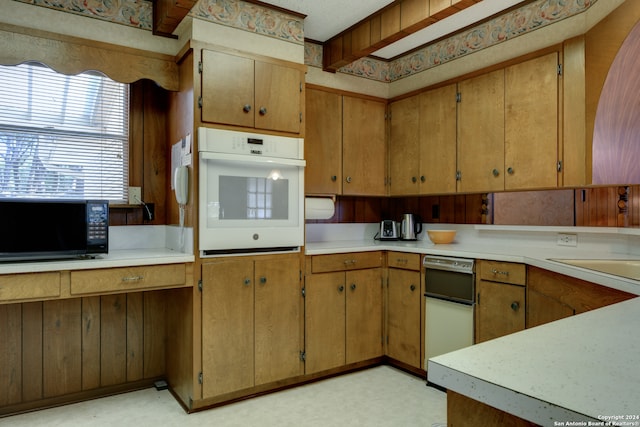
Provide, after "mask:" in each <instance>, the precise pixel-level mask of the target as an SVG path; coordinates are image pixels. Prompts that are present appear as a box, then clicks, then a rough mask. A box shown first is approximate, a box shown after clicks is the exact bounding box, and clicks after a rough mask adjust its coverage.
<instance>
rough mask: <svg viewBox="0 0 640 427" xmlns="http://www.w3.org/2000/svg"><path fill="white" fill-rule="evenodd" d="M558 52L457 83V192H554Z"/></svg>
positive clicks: (558, 163)
mask: <svg viewBox="0 0 640 427" xmlns="http://www.w3.org/2000/svg"><path fill="white" fill-rule="evenodd" d="M558 70H559V67H558V53H557V52H551V53H548V54H546V55H543V56H540V57H537V58H534V59H530V60H528V61H524V62H521V63H518V64H515V65H511V66H508V67H506V68H504V69H500V70H496V71H492V72H490V73H487V74H483V75H480V76H478V77H474V78H471V79H468V80H465V81H462V82H460V83H459V85H458V88H459V89H458V90H459V101H460V102H459V105H458V171H459V181H458V191H459V192H484V191H502V190H526V189H542V188H555V187H557V186H558V174H559V172H561V160H560V156H559V153H560V151H559V150H558V120H559V114H558V111H559V109H558V100H559V98H558V84H559V80H558V79H559V72H558Z"/></svg>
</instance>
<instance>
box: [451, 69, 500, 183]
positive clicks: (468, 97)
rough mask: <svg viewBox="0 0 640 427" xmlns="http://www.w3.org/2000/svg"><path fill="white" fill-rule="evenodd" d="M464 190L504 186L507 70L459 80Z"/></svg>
mask: <svg viewBox="0 0 640 427" xmlns="http://www.w3.org/2000/svg"><path fill="white" fill-rule="evenodd" d="M458 92H459V94H460V102H459V103H458V122H457V123H458V150H457V152H458V173H459V180H458V183H457V184H458V185H457V191H458V192H461V193H467V192H469V193H471V192H482V191H500V190H503V189H504V179H503V174H504V170H503V168H504V70H503V69H501V70H496V71H492V72H490V73H487V74H483V75H480V76H478V77H473V78H471V79H468V80H464V81H462V82H460V83H458Z"/></svg>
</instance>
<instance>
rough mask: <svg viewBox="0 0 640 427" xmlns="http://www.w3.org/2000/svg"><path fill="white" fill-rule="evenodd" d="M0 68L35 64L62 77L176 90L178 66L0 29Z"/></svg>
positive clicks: (83, 42)
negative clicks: (96, 74)
mask: <svg viewBox="0 0 640 427" xmlns="http://www.w3.org/2000/svg"><path fill="white" fill-rule="evenodd" d="M0 40H1V41H0V43H1V44H2V45H3V46H11V48H10V49H3V50H2V52H0V64H3V65H15V64H20V63H22V62H24V61H38V62H42V63H43V64H46V65H48V66H50V67H51V68H54V69H55V70H57V71H58V72H61V73H64V74H78V73H81V72H83V71H87V70H98V71H100V72H103V73H104V74H106V75H107V76H109V77H110V78H111V79H113V80H116V81H118V82H121V83H133V82H136V81H138V80H140V79H145V78H148V79H151V80H153V81H155V82H156V83H158V85H160V86H162V87H163V88H165V89H167V90H178V78H179V74H178V66H177V64H176V62H175V59H174V57H173V56H172V55H164V54H160V53H155V52H151V51H145V50H139V49H133V48H128V47H124V46H118V45H114V44H109V43H102V42H97V41H92V40H87V39H81V38H77V37H72V36H67V35H62V34H55V33H50V32H46V31H39V30H33V29H29V28H23V27H17V26H14V25H8V24H2V25H0Z"/></svg>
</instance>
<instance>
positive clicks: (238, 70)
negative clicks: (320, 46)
mask: <svg viewBox="0 0 640 427" xmlns="http://www.w3.org/2000/svg"><path fill="white" fill-rule="evenodd" d="M201 60H202V63H201V77H202V95H201V114H202V121H203V122H208V123H219V124H225V125H233V126H241V127H246V128H256V129H264V130H272V131H280V132H288V133H295V134H299V133H301V130H302V111H303V110H302V107H303V100H304V97H303V93H302V91H303V87H304V70H303V68H302V66H298V65H297V64H290V63H286V62H284V61H275V60H273V61H269V60H268V59H266V58H265V59H255V58H253V57H250V56H240V55H238V54H235V53H226V52H218V51H213V50H209V49H202V59H201ZM267 61H269V62H267Z"/></svg>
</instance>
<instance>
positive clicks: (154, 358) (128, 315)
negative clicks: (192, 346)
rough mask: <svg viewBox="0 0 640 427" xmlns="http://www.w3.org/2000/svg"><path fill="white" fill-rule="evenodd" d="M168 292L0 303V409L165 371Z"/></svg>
mask: <svg viewBox="0 0 640 427" xmlns="http://www.w3.org/2000/svg"><path fill="white" fill-rule="evenodd" d="M167 295H168V293H165V292H163V291H157V292H144V293H132V294H120V295H111V296H103V297H100V296H95V297H88V298H75V299H64V300H54V301H44V302H29V303H16V304H3V305H0V324H1V325H2V327H0V342H2V346H0V383H2V384H3V387H0V415H5V414H10V413H13V412H15V411H18V410H24V409H25V408H30V407H39V406H46V405H48V404H60V403H63V402H65V398H66V399H69V400H77V399H78V397H79V396H81V394H78V393H83V392H89V393H92V394H90V395H91V396H96V394H95V393H96V392H95V391H98V395H99V390H100V388H102V387H105V386H109V385H117V386H123V387H124V388H122V389H121V390H124V389H126V384H128V383H132V384H134V383H135V384H137V385H138V386H139V384H140V380H149V381H151V380H152V379H155V378H158V377H162V376H163V375H164V372H165V345H164V339H165V338H164V337H165V331H166V324H165V321H164V320H163V319H164V317H165V312H166V298H167ZM94 390H95V391H94ZM29 405H30V406H29Z"/></svg>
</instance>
